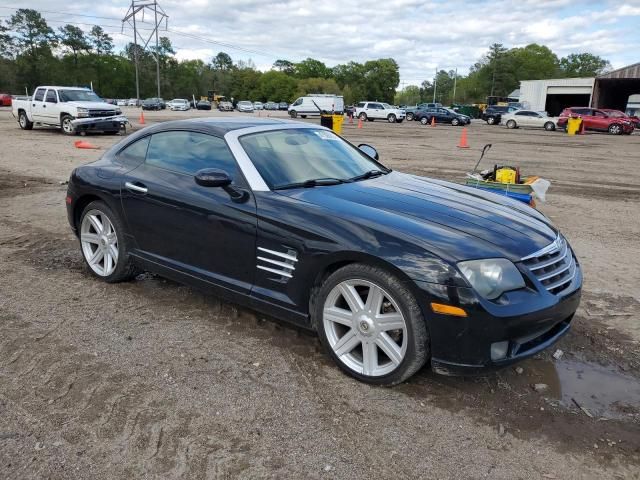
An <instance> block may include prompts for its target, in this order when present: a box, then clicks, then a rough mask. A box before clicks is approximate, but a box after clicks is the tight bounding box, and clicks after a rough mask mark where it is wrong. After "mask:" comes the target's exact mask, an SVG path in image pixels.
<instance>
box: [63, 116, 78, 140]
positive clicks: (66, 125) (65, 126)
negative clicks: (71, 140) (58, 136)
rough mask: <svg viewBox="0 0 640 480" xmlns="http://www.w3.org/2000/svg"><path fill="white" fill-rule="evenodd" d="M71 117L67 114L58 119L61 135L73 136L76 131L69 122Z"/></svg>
mask: <svg viewBox="0 0 640 480" xmlns="http://www.w3.org/2000/svg"><path fill="white" fill-rule="evenodd" d="M72 120H73V117H72V116H71V115H68V114H64V115H62V117H61V118H60V126H61V127H62V133H64V134H65V135H74V134H75V133H76V129H75V128H74V127H73V124H72V123H71V121H72Z"/></svg>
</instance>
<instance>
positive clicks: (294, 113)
mask: <svg viewBox="0 0 640 480" xmlns="http://www.w3.org/2000/svg"><path fill="white" fill-rule="evenodd" d="M289 116H290V117H291V118H297V117H298V112H296V111H295V110H291V111H290V112H289Z"/></svg>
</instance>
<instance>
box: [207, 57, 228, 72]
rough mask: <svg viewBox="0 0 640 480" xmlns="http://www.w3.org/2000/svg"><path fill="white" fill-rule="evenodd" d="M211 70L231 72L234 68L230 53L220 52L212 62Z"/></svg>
mask: <svg viewBox="0 0 640 480" xmlns="http://www.w3.org/2000/svg"><path fill="white" fill-rule="evenodd" d="M211 68H213V69H214V70H220V71H223V72H226V71H229V70H231V69H232V68H233V60H232V59H231V56H230V55H229V54H228V53H225V52H218V54H217V55H216V56H215V57H213V59H212V60H211Z"/></svg>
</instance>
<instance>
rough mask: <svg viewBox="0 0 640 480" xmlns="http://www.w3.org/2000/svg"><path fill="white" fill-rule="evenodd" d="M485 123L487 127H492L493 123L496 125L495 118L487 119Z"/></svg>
mask: <svg viewBox="0 0 640 480" xmlns="http://www.w3.org/2000/svg"><path fill="white" fill-rule="evenodd" d="M487 123H488V124H489V125H493V124H494V123H496V118H495V117H488V118H487Z"/></svg>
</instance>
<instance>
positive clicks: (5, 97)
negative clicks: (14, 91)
mask: <svg viewBox="0 0 640 480" xmlns="http://www.w3.org/2000/svg"><path fill="white" fill-rule="evenodd" d="M10 106H11V95H9V94H8V93H0V107H10Z"/></svg>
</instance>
